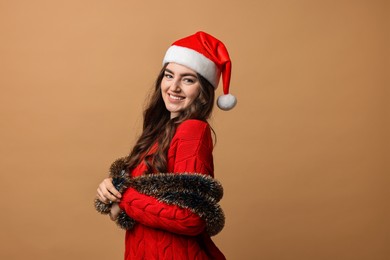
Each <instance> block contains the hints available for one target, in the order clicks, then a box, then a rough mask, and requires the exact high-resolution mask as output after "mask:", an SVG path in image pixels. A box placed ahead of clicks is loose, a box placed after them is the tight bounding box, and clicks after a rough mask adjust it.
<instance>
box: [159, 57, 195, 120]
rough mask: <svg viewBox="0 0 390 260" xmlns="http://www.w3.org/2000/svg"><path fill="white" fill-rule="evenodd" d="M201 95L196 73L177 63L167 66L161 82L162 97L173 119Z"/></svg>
mask: <svg viewBox="0 0 390 260" xmlns="http://www.w3.org/2000/svg"><path fill="white" fill-rule="evenodd" d="M199 93H200V83H199V79H198V77H197V76H196V72H195V71H193V70H192V69H189V68H187V67H185V66H182V65H179V64H176V63H169V64H168V65H167V67H166V68H165V72H164V77H163V79H162V81H161V95H162V98H163V100H164V103H165V107H166V108H167V110H168V111H169V112H171V118H174V117H177V116H178V115H179V114H180V113H181V112H182V111H183V110H184V109H186V108H187V107H189V106H190V105H191V104H192V102H193V101H194V100H195V99H197V98H198V96H199Z"/></svg>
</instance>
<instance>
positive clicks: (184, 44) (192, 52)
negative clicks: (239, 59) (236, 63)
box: [163, 32, 237, 110]
mask: <svg viewBox="0 0 390 260" xmlns="http://www.w3.org/2000/svg"><path fill="white" fill-rule="evenodd" d="M168 62H174V63H177V64H180V65H184V66H186V67H188V68H190V69H192V70H194V71H196V72H197V73H199V74H200V75H202V76H203V77H204V78H206V79H207V80H208V81H209V82H210V83H211V85H213V86H214V88H215V89H217V87H218V83H219V78H220V77H221V75H222V83H223V92H224V95H222V96H219V97H218V100H217V105H218V107H219V108H220V109H222V110H230V109H232V108H233V107H234V106H235V105H236V103H237V99H236V97H234V96H233V95H231V94H229V85H230V75H231V70H232V63H231V61H230V57H229V53H228V51H227V49H226V47H225V45H224V44H223V43H222V42H221V41H220V40H218V39H216V38H214V37H213V36H211V35H210V34H207V33H205V32H197V33H195V34H193V35H190V36H188V37H185V38H183V39H180V40H178V41H176V42H174V43H173V44H172V45H171V47H169V49H168V50H167V52H166V54H165V57H164V60H163V65H165V64H166V63H168Z"/></svg>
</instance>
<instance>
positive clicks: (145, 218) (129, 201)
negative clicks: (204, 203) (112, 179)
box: [119, 120, 213, 236]
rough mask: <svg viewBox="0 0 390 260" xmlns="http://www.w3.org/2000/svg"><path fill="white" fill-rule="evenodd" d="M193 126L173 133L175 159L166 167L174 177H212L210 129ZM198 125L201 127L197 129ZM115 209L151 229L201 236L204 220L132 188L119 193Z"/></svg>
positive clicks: (202, 124)
mask: <svg viewBox="0 0 390 260" xmlns="http://www.w3.org/2000/svg"><path fill="white" fill-rule="evenodd" d="M189 121H195V120H189ZM185 123H186V122H184V123H183V124H185ZM195 123H196V126H195V127H194V125H189V124H188V125H184V127H181V128H179V129H178V130H177V132H176V134H175V137H174V139H173V140H172V145H174V146H175V148H172V149H170V150H174V154H175V156H174V157H173V158H176V159H175V160H174V161H173V162H171V163H170V164H172V166H173V169H174V171H175V173H177V174H180V173H184V172H186V173H201V174H205V175H212V172H210V171H212V168H213V167H212V155H211V153H212V143H211V136H210V129H209V128H208V125H207V124H206V123H204V122H201V121H196V122H195ZM199 123H200V124H201V126H202V127H199V126H198V124H199ZM207 131H208V132H207ZM171 155H172V154H171ZM210 159H211V161H210ZM119 206H120V207H121V208H122V209H123V210H124V211H125V212H126V214H127V215H129V216H130V217H131V218H133V219H134V220H135V221H136V222H139V223H141V224H143V225H145V226H149V227H152V228H157V229H163V230H166V231H169V232H173V233H178V234H184V235H191V236H194V235H198V234H200V233H202V232H203V231H204V229H205V227H206V223H205V221H204V220H203V219H202V218H200V217H199V216H198V215H196V214H195V213H193V212H192V211H191V210H189V209H185V208H181V207H179V206H176V205H168V204H166V203H163V202H160V201H158V200H157V199H156V198H154V197H152V196H147V195H144V194H141V193H140V192H138V191H137V190H135V189H133V188H129V189H128V190H127V191H126V192H125V193H124V194H123V197H122V200H121V202H120V203H119Z"/></svg>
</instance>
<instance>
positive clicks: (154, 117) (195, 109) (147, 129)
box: [126, 64, 215, 173]
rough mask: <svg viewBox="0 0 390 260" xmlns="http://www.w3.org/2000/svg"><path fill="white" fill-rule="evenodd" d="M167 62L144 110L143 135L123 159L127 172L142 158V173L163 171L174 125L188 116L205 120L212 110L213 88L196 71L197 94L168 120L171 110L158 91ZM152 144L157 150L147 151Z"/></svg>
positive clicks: (165, 169) (175, 126)
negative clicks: (185, 106)
mask: <svg viewBox="0 0 390 260" xmlns="http://www.w3.org/2000/svg"><path fill="white" fill-rule="evenodd" d="M167 65H168V64H166V65H165V66H163V68H162V69H161V71H160V73H159V74H158V76H157V79H156V82H155V87H154V91H153V93H152V94H151V96H150V99H149V102H148V105H147V106H146V109H145V110H144V114H143V116H144V119H143V130H142V134H141V135H140V137H139V138H138V140H137V142H136V144H135V146H134V147H133V149H132V151H131V152H130V154H129V156H128V157H127V159H126V166H127V168H128V170H129V172H131V171H132V170H133V169H134V168H135V167H136V166H137V165H138V164H139V163H141V161H142V160H143V161H144V162H145V164H146V166H147V170H146V172H145V173H157V172H166V171H167V153H168V149H169V145H170V143H171V140H172V138H173V135H174V134H175V132H176V128H177V126H178V125H179V124H180V123H182V122H184V121H185V120H187V119H198V120H202V121H205V122H207V120H208V119H209V118H210V115H211V113H212V110H213V105H214V99H215V93H214V87H213V86H212V85H211V83H210V82H209V81H208V80H207V79H205V78H204V77H203V76H201V75H200V74H198V73H197V77H198V80H199V83H200V93H199V96H198V97H197V98H196V99H195V100H194V101H193V102H192V103H191V104H190V105H189V106H188V107H187V108H186V109H185V110H183V111H182V112H181V113H180V114H179V116H177V117H175V118H172V119H171V113H170V112H169V111H168V110H167V109H166V107H165V103H164V100H163V98H162V94H161V82H162V79H163V77H164V73H165V69H166V66H167ZM155 146H156V147H155ZM154 147H155V149H156V151H155V152H153V153H150V151H151V149H152V148H154Z"/></svg>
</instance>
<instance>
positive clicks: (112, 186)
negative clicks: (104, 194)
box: [103, 178, 122, 199]
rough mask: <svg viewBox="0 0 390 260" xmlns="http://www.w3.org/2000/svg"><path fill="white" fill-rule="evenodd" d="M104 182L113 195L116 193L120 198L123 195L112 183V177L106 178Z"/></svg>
mask: <svg viewBox="0 0 390 260" xmlns="http://www.w3.org/2000/svg"><path fill="white" fill-rule="evenodd" d="M103 183H104V184H105V187H106V189H107V190H108V191H109V192H110V193H111V195H114V196H115V197H116V198H118V199H120V198H121V197H122V195H121V194H120V192H119V191H118V190H117V189H115V187H114V185H113V184H112V178H107V179H104V181H103Z"/></svg>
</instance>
